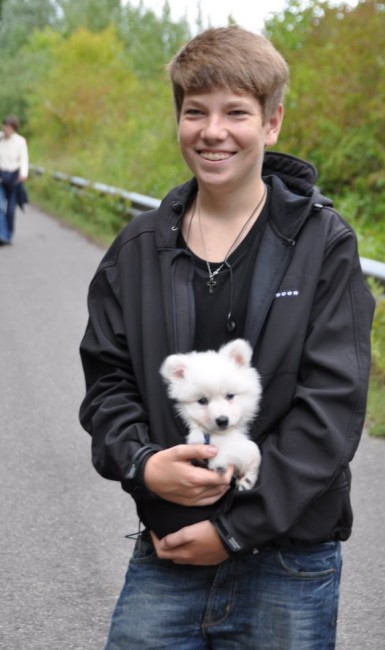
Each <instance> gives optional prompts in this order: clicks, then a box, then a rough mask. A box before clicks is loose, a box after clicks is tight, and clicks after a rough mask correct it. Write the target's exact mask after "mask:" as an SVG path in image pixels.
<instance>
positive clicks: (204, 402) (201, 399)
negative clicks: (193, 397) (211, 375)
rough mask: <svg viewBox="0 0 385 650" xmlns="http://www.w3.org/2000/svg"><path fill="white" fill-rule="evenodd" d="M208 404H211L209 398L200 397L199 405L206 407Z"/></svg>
mask: <svg viewBox="0 0 385 650" xmlns="http://www.w3.org/2000/svg"><path fill="white" fill-rule="evenodd" d="M208 403H209V401H208V399H207V397H200V398H199V399H198V404H200V405H201V406H205V405H206V404H208Z"/></svg>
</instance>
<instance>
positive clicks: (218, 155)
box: [198, 150, 234, 162]
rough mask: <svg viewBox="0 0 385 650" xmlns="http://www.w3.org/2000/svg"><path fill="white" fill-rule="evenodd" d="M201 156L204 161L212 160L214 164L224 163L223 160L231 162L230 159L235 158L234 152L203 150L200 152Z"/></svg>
mask: <svg viewBox="0 0 385 650" xmlns="http://www.w3.org/2000/svg"><path fill="white" fill-rule="evenodd" d="M198 153H199V155H200V156H201V158H204V160H210V161H213V162H217V161H222V160H229V158H232V156H234V153H233V152H230V151H205V150H201V151H198Z"/></svg>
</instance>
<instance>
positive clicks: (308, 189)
mask: <svg viewBox="0 0 385 650" xmlns="http://www.w3.org/2000/svg"><path fill="white" fill-rule="evenodd" d="M317 176H318V174H317V170H316V168H315V167H314V166H313V165H312V164H310V163H308V162H306V161H304V160H301V159H300V158H296V157H295V156H291V155H289V154H282V153H278V152H270V151H269V152H266V153H265V157H264V161H263V167H262V177H263V180H264V182H265V183H266V185H268V186H269V187H270V188H271V189H272V190H273V192H272V198H271V219H272V222H273V224H274V227H275V229H276V231H277V233H278V234H279V235H281V236H282V238H283V239H285V240H293V239H294V238H295V237H296V235H297V233H298V232H299V230H300V229H301V227H302V226H303V224H304V223H305V222H306V220H307V219H308V218H309V216H310V214H312V212H313V210H315V211H316V212H317V211H318V212H319V211H320V209H321V208H323V207H326V206H328V207H331V206H332V205H333V203H332V201H331V200H330V199H328V198H327V197H325V196H323V195H322V194H321V192H320V190H319V188H318V187H317V186H316V185H315V183H316V180H317ZM197 189H198V183H197V180H196V178H192V179H190V180H189V181H187V182H186V183H183V184H182V185H179V186H178V187H175V188H174V189H172V190H171V191H170V192H169V193H168V194H167V195H166V197H165V198H164V199H163V201H162V202H161V205H160V207H159V220H158V223H159V226H160V225H161V227H159V228H158V229H157V236H158V245H159V246H160V247H161V248H163V247H165V248H168V247H172V248H174V247H175V245H176V239H177V235H178V231H179V227H180V223H181V220H182V217H183V215H184V213H185V211H186V209H187V207H188V206H189V204H190V203H191V201H192V200H193V198H194V196H195V194H196V192H197Z"/></svg>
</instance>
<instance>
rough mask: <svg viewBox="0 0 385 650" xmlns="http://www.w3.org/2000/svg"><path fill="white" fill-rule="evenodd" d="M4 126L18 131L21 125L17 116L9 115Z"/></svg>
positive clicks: (4, 121) (4, 120)
mask: <svg viewBox="0 0 385 650" xmlns="http://www.w3.org/2000/svg"><path fill="white" fill-rule="evenodd" d="M3 124H7V125H8V126H11V127H12V128H13V130H14V131H18V130H19V128H20V123H19V120H18V119H17V117H16V115H7V117H5V118H4V119H3Z"/></svg>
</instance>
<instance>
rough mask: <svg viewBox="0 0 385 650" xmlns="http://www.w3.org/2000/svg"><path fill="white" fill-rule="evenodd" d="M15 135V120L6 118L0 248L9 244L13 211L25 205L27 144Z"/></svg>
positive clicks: (0, 159)
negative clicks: (18, 206)
mask: <svg viewBox="0 0 385 650" xmlns="http://www.w3.org/2000/svg"><path fill="white" fill-rule="evenodd" d="M18 131H19V120H18V119H17V117H16V116H15V115H8V116H7V117H5V118H4V120H3V131H2V132H0V244H1V245H3V244H10V243H11V242H12V237H13V233H14V228H15V210H16V206H17V205H18V204H19V205H20V206H21V207H22V206H23V204H24V203H25V202H26V201H27V196H26V191H25V188H24V181H25V180H26V179H27V177H28V147H27V141H26V139H25V138H23V136H22V135H20V134H19V133H18Z"/></svg>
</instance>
